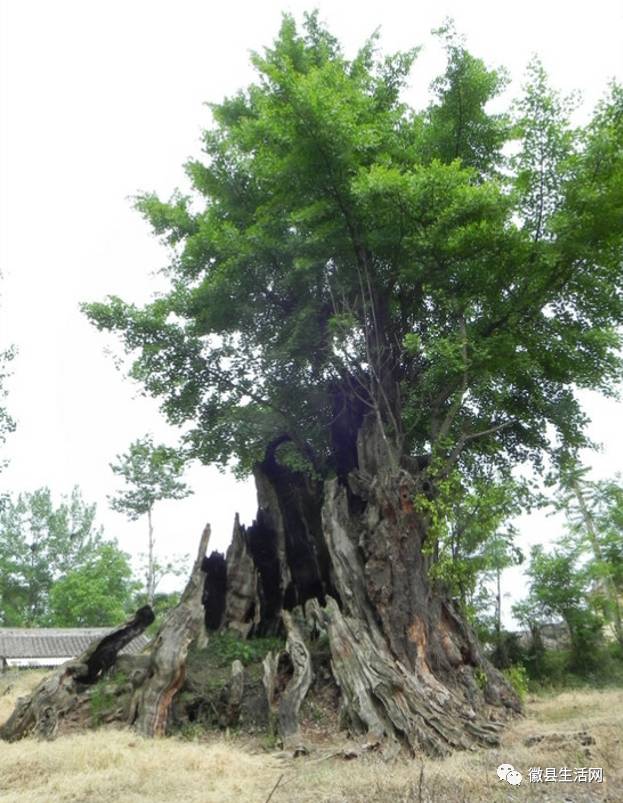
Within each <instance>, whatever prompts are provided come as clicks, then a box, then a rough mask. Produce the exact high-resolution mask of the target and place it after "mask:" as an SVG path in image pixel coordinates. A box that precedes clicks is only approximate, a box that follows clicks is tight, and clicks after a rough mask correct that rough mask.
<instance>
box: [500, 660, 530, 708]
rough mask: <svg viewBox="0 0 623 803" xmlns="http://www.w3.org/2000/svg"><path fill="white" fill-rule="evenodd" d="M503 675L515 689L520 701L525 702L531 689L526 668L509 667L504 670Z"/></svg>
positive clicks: (520, 666) (519, 666)
mask: <svg viewBox="0 0 623 803" xmlns="http://www.w3.org/2000/svg"><path fill="white" fill-rule="evenodd" d="M502 674H503V675H504V677H505V678H506V680H508V682H509V683H510V684H511V686H512V687H513V689H515V691H516V692H517V695H518V696H519V699H520V700H521V701H522V702H523V701H524V700H525V697H526V694H527V693H528V688H529V680H528V673H527V671H526V667H525V666H522V665H521V664H514V665H513V666H509V667H508V669H504V670H502Z"/></svg>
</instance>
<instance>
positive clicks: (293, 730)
mask: <svg viewBox="0 0 623 803" xmlns="http://www.w3.org/2000/svg"><path fill="white" fill-rule="evenodd" d="M282 616H283V622H284V624H285V627H286V631H287V633H288V639H287V641H286V652H287V653H288V655H289V656H290V661H291V662H292V666H293V669H294V671H293V674H292V677H291V678H290V681H289V682H288V685H287V686H286V688H285V691H284V692H283V695H282V697H281V700H280V701H279V735H280V736H281V740H282V742H283V748H284V750H288V749H290V748H291V747H298V746H299V744H300V736H299V718H298V716H299V709H300V707H301V703H302V702H303V700H304V699H305V695H306V694H307V692H308V691H309V687H310V686H311V682H312V680H313V674H312V667H311V658H310V655H309V650H308V649H307V647H306V646H305V642H304V641H303V637H302V635H301V632H300V630H299V628H298V627H297V625H296V624H295V623H294V621H293V618H292V616H291V614H290V613H289V612H288V611H283V612H282Z"/></svg>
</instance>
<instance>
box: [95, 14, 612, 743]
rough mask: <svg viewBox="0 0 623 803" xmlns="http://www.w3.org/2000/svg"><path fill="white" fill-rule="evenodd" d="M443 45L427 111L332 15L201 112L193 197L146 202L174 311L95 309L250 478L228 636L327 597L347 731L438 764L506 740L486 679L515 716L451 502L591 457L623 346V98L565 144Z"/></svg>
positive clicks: (533, 83)
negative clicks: (478, 744) (547, 461)
mask: <svg viewBox="0 0 623 803" xmlns="http://www.w3.org/2000/svg"><path fill="white" fill-rule="evenodd" d="M440 33H441V35H442V36H443V37H444V40H445V45H446V51H447V69H446V71H445V73H444V74H443V75H442V76H440V77H439V78H438V79H436V80H435V81H434V82H433V85H432V87H433V99H432V101H431V103H430V104H429V105H428V107H426V108H423V109H413V108H409V107H408V106H407V105H406V104H405V103H404V100H403V98H402V94H401V93H402V90H403V87H404V85H405V82H406V80H407V76H408V73H409V70H410V67H411V65H412V63H413V61H414V59H415V57H416V53H417V52H416V50H413V51H409V52H407V53H400V54H396V55H394V56H390V57H386V58H382V57H380V56H379V55H378V52H377V45H376V42H375V40H374V39H373V40H371V41H369V42H367V43H365V44H364V46H363V47H362V49H361V50H360V51H359V53H357V54H356V55H355V57H354V58H353V59H347V58H346V57H345V56H344V54H343V53H342V51H341V49H340V46H339V43H338V42H337V41H336V40H335V38H334V37H333V36H332V35H331V34H330V33H329V32H328V31H327V30H326V29H325V28H323V26H322V25H321V24H320V23H319V21H318V18H317V16H316V15H311V16H307V17H306V19H305V23H304V26H303V29H302V31H299V30H297V27H296V25H295V22H294V20H293V19H292V18H290V17H285V18H284V22H283V25H282V28H281V31H280V33H279V36H278V37H277V40H276V41H275V43H274V45H273V46H272V47H271V48H268V49H267V50H266V51H264V53H263V54H261V55H260V54H256V55H254V56H253V63H254V65H255V67H256V69H257V73H258V77H257V80H256V81H255V82H254V83H253V84H252V85H250V86H249V87H248V88H247V89H246V90H244V91H241V92H239V93H238V94H236V95H235V96H234V97H231V98H229V99H226V100H224V101H223V102H222V103H220V104H215V105H213V106H212V107H211V108H212V115H213V119H214V125H213V126H212V128H211V129H210V130H208V131H207V132H206V133H205V135H204V148H205V152H206V158H205V160H204V161H203V162H200V161H192V162H190V163H189V164H188V165H187V166H186V170H187V173H188V175H189V177H190V179H191V182H192V187H193V195H192V196H183V195H181V194H177V195H175V196H174V197H173V198H172V199H171V200H170V201H169V202H168V203H166V202H163V201H161V200H160V199H159V198H157V197H156V196H155V195H153V194H144V195H143V196H141V197H140V198H139V200H138V207H139V209H140V210H141V211H142V212H143V213H144V215H145V216H146V217H147V219H148V220H149V221H150V222H151V223H152V225H153V228H154V230H155V232H156V233H157V234H158V235H160V236H162V237H163V238H164V240H165V241H166V242H167V243H168V244H169V245H170V247H171V250H172V253H171V263H170V267H169V275H170V278H171V285H170V289H169V290H168V292H165V293H164V294H162V295H161V296H160V297H158V298H157V299H156V300H154V301H153V302H152V303H150V304H148V305H146V306H145V307H143V308H138V307H136V306H134V305H131V304H127V303H125V302H123V301H122V300H121V299H119V298H110V299H109V300H108V301H107V302H106V303H96V304H91V305H88V306H87V307H86V311H87V314H88V315H89V317H90V318H91V320H92V321H93V322H94V323H95V324H96V325H97V326H98V327H100V328H101V329H106V330H113V331H116V332H118V333H119V334H120V335H121V337H122V339H123V342H124V345H125V346H126V348H127V350H128V352H129V353H131V354H132V358H133V359H132V367H131V374H132V376H133V377H134V378H136V379H138V380H140V381H142V382H143V384H144V386H145V388H146V390H147V392H149V393H151V394H153V395H154V396H157V397H159V398H160V400H161V403H162V409H163V411H164V413H165V414H166V416H167V417H168V419H169V421H170V422H172V423H174V424H178V425H180V424H185V425H187V429H186V434H185V436H184V438H185V445H186V447H187V448H188V450H189V453H190V454H191V455H192V456H194V457H198V458H199V459H201V460H202V461H204V462H205V463H212V462H216V463H220V464H221V465H223V466H225V465H228V464H230V462H231V461H232V460H234V461H236V465H237V470H238V471H239V473H248V472H251V471H253V472H254V473H255V476H256V481H257V486H258V500H259V503H260V509H261V510H260V513H259V514H258V519H257V521H256V522H255V524H254V525H253V526H252V527H251V528H249V532H248V533H246V535H245V532H246V531H244V532H243V531H242V530H240V528H238V530H236V531H235V535H234V544H233V545H232V548H231V550H230V555H229V562H230V565H229V566H228V567H227V572H228V574H227V577H228V582H229V580H230V578H232V577H234V576H236V577H241V576H242V575H244V571H243V569H242V567H243V566H244V567H246V569H245V571H246V572H247V575H248V573H249V572H257V574H258V579H257V582H258V583H259V586H256V585H254V581H253V575H251V576H248V577H247V579H248V583H247V584H246V585H245V588H247V589H248V588H256V587H259V589H260V592H259V598H258V600H254V601H253V604H252V603H251V601H248V606H247V600H246V599H245V598H243V597H239V598H238V602H237V603H234V599H233V597H231V598H230V599H229V600H228V602H227V604H226V605H225V606H224V610H225V619H224V622H223V625H224V626H228V625H229V624H231V625H232V626H233V625H236V626H237V627H238V628H239V629H240V630H241V631H242V632H246V633H249V632H251V633H256V634H257V633H272V632H275V630H277V629H278V628H279V627H280V626H281V625H280V621H281V619H280V613H281V610H282V609H283V608H284V607H286V608H291V607H293V606H294V605H296V604H297V603H298V604H302V603H305V602H307V601H308V600H314V599H315V600H317V605H318V608H315V610H316V615H317V618H318V619H320V620H322V622H323V624H324V626H325V627H326V628H327V629H328V633H329V639H330V643H331V649H332V655H333V667H334V672H335V673H336V675H337V676H338V679H339V684H340V687H341V689H342V690H343V708H344V711H345V714H346V715H348V716H349V718H350V720H351V722H352V724H353V728H355V729H356V728H363V729H364V730H365V729H367V730H369V731H372V732H374V733H375V734H381V735H384V736H385V737H387V740H388V742H389V743H390V744H391V743H392V742H393V741H395V742H402V743H406V744H408V745H409V747H410V748H411V749H412V750H414V751H420V750H422V749H423V750H426V751H428V752H443V751H444V750H447V749H448V748H449V747H457V746H461V745H462V744H464V743H465V740H469V739H475V740H478V741H487V740H488V739H490V738H493V737H492V736H491V734H490V730H489V726H488V725H486V724H485V723H484V721H481V720H479V719H478V717H476V719H473V718H472V719H470V715H468V714H467V713H466V712H467V711H468V710H469V711H471V712H472V713H473V710H474V706H475V707H476V708H479V707H480V703H478V702H477V701H476V697H475V695H476V694H477V691H474V689H477V684H476V681H475V680H474V672H476V671H477V670H478V671H481V672H482V673H483V674H484V676H485V677H486V684H485V689H484V694H485V696H486V700H487V701H488V702H490V703H491V704H496V705H505V706H508V707H510V708H513V707H515V708H516V707H517V705H518V703H517V699H516V697H514V695H513V694H512V693H511V692H510V690H509V688H508V686H507V685H506V684H505V683H504V681H503V680H502V679H501V677H500V676H499V673H496V672H495V670H494V669H493V667H491V666H490V665H489V664H488V663H487V662H486V661H485V660H484V659H483V657H482V655H481V654H480V651H479V648H478V645H477V644H476V642H475V639H474V638H473V635H472V634H471V631H470V630H469V628H468V627H467V625H466V623H465V621H464V618H463V617H462V616H461V615H460V613H458V612H457V610H456V606H455V605H454V604H453V603H452V601H451V599H449V596H448V593H447V588H446V587H445V585H444V583H443V582H440V581H438V580H436V579H435V578H434V577H433V578H431V576H430V574H429V571H430V568H431V566H432V565H433V564H434V563H435V556H436V554H437V553H438V549H437V546H438V545H437V539H438V534H437V533H436V530H435V520H436V518H439V515H438V513H437V501H438V499H439V498H440V496H441V497H442V496H443V494H442V486H443V483H444V482H446V481H447V480H448V478H449V477H451V476H452V473H453V472H454V471H455V470H456V471H458V472H459V474H460V477H461V479H462V483H463V487H465V488H469V487H471V486H472V485H473V483H475V482H476V481H477V480H479V479H480V480H482V481H485V480H494V481H496V482H501V481H505V480H507V479H508V478H509V476H510V475H511V471H512V468H513V466H515V465H517V464H518V463H521V462H523V461H528V460H530V461H531V462H532V464H533V465H534V466H536V468H537V469H538V468H539V467H540V465H541V463H542V459H543V455H544V454H545V453H548V452H551V451H552V450H553V449H555V448H557V447H559V446H560V445H561V444H565V445H566V446H567V447H568V448H578V447H579V446H582V445H585V444H586V437H585V434H584V424H585V416H584V414H583V413H582V410H581V407H580V405H579V402H578V399H577V396H576V391H577V389H578V388H583V387H590V388H596V389H600V390H602V391H604V392H609V391H611V390H612V388H613V387H614V386H615V383H616V382H617V381H618V378H619V376H620V367H621V363H620V359H619V347H620V337H619V334H618V331H617V326H618V325H619V324H620V323H621V322H622V321H623V293H622V292H621V290H622V278H623V277H622V271H621V259H620V253H621V242H622V236H623V235H622V233H621V229H620V225H619V223H620V220H621V216H622V213H623V148H621V143H622V141H623V92H622V91H621V89H620V88H619V87H617V86H613V87H611V89H610V92H609V93H608V95H607V96H606V98H605V99H604V101H603V103H602V104H601V105H600V106H599V108H598V109H597V110H596V112H595V114H594V116H593V118H592V120H591V122H590V123H589V124H588V125H587V126H586V127H585V128H584V129H581V130H574V129H573V128H572V126H571V125H570V123H569V121H568V115H567V108H566V105H565V103H564V102H563V101H562V100H561V99H560V98H559V97H558V95H557V94H556V93H555V92H553V91H552V90H551V89H550V88H549V87H548V86H547V84H546V82H545V81H544V80H543V79H542V76H541V74H540V73H538V72H537V73H532V74H530V75H529V76H528V82H527V85H526V88H525V91H524V95H523V100H522V101H520V102H519V104H518V105H517V106H516V109H515V112H514V116H513V119H511V117H509V116H508V115H499V114H492V113H491V112H490V111H489V110H490V101H491V100H492V99H493V98H494V97H495V96H496V95H497V94H499V92H500V90H501V89H502V88H503V87H504V84H505V76H504V74H503V72H501V71H499V70H495V69H490V68H488V67H487V66H485V65H484V64H483V62H482V61H481V60H479V59H478V58H476V57H474V56H472V55H471V54H470V53H469V52H468V51H467V49H466V48H465V46H464V44H463V42H462V41H461V40H460V39H459V37H457V36H456V34H455V33H454V32H453V31H452V29H451V26H446V27H445V28H444V29H443V30H442V31H441V32H440ZM513 139H515V140H516V144H515V153H516V156H515V158H514V159H513V160H512V161H511V160H508V159H507V158H506V157H505V156H504V145H505V144H506V143H508V142H510V141H511V140H513ZM535 142H538V143H539V148H540V150H539V151H538V152H537V153H535V145H534V143H535ZM294 455H295V456H296V460H293V456H294ZM295 468H296V469H297V471H295V470H293V469H295ZM284 522H285V523H284ZM288 539H289V540H288ZM284 542H285V544H286V546H284ZM260 545H262V546H260ZM245 550H250V552H245ZM235 556H238V558H235ZM235 559H237V560H239V561H242V562H241V563H239V565H237V566H235V567H234V566H233V561H234V560H235ZM230 587H231V583H230ZM242 599H245V602H244V605H243V604H242V601H241V600H242ZM312 607H313V606H312ZM251 610H252V611H253V613H249V611H251ZM236 617H239V618H238V619H237V618H236ZM355 634H356V635H355ZM347 656H350V658H347ZM370 666H374V678H372V677H371V676H370V674H369V672H368V669H367V667H370ZM401 667H408V668H409V669H410V673H409V674H408V675H407V676H405V675H404V673H403V671H402V669H401ZM413 678H415V679H416V680H415V681H413ZM379 679H382V682H379ZM444 687H445V688H446V689H447V693H446V694H445V695H444V694H442V693H441V692H440V689H443V688H444ZM355 689H356V690H357V692H356V693H355V692H354V690H355ZM395 689H399V693H395V692H394V691H393V690H395ZM450 689H451V692H450ZM431 701H433V702H432V703H431ZM429 705H433V706H434V707H435V706H438V707H437V708H435V710H434V711H433V710H431V709H430V708H427V706H429ZM457 723H458V724H457Z"/></svg>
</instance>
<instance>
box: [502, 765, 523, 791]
mask: <svg viewBox="0 0 623 803" xmlns="http://www.w3.org/2000/svg"><path fill="white" fill-rule="evenodd" d="M497 773H498V778H499V779H500V780H501V781H506V783H509V784H510V785H511V786H519V784H520V783H521V781H522V779H523V776H522V774H521V773H520V772H519V770H516V769H515V768H514V767H513V765H512V764H500V766H499V767H498V769H497Z"/></svg>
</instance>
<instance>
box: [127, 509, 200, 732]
mask: <svg viewBox="0 0 623 803" xmlns="http://www.w3.org/2000/svg"><path fill="white" fill-rule="evenodd" d="M209 540H210V525H209V524H208V525H206V527H205V529H204V531H203V533H202V535H201V541H200V543H199V550H198V553H197V559H196V560H195V564H194V566H193V569H192V572H191V575H190V579H189V580H188V583H187V585H186V588H185V590H184V593H183V594H182V597H181V599H180V601H179V603H178V605H177V606H176V607H175V608H174V609H173V610H172V611H170V613H169V615H168V616H167V618H166V619H165V621H164V622H163V624H162V625H161V627H160V629H159V630H158V633H157V634H156V637H155V639H154V642H153V646H152V652H151V660H150V665H149V670H148V672H147V677H146V679H145V681H144V683H142V684H141V685H140V686H139V687H138V688H137V689H136V691H135V693H134V697H133V700H132V705H131V722H132V724H133V725H134V726H135V727H136V729H137V730H138V731H139V732H140V733H142V734H144V735H145V736H163V735H164V733H165V730H166V725H167V718H168V715H169V709H170V707H171V703H172V701H173V698H174V697H175V695H176V694H177V692H178V691H179V690H180V688H181V687H182V685H183V683H184V679H185V676H186V672H185V670H186V655H187V654H188V647H189V646H190V644H191V642H192V641H193V640H194V639H196V638H197V637H198V636H199V635H200V633H201V632H202V630H203V628H204V626H205V625H204V610H203V605H202V597H203V593H204V571H203V567H204V558H205V555H206V551H207V548H208V542H209Z"/></svg>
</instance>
